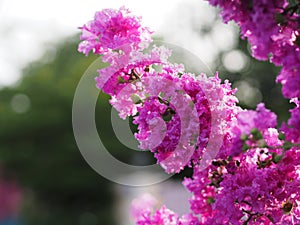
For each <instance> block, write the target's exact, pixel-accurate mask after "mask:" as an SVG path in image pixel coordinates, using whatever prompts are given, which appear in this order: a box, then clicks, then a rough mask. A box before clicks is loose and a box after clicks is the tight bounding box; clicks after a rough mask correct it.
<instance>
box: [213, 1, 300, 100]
mask: <svg viewBox="0 0 300 225" xmlns="http://www.w3.org/2000/svg"><path fill="white" fill-rule="evenodd" d="M208 1H209V2H210V4H211V5H213V6H219V7H220V8H221V9H222V11H221V16H222V17H223V20H224V22H226V23H227V22H228V21H230V20H233V21H235V22H236V23H237V24H238V25H239V27H240V29H241V35H242V37H244V38H247V39H248V41H249V42H250V44H251V50H252V55H253V57H255V58H256V59H259V60H267V59H270V61H271V62H273V63H274V64H275V65H277V66H282V69H281V72H280V74H279V76H278V78H277V81H278V82H280V83H281V84H282V85H283V89H282V91H283V94H284V96H285V97H287V98H294V97H300V66H299V65H300V33H299V32H300V25H299V24H300V23H299V18H300V15H299V11H300V10H299V9H300V4H299V3H293V1H287V0H275V1H271V0H263V1H261V0H245V1H241V0H232V1H226V0H208ZM262 21H263V22H262Z"/></svg>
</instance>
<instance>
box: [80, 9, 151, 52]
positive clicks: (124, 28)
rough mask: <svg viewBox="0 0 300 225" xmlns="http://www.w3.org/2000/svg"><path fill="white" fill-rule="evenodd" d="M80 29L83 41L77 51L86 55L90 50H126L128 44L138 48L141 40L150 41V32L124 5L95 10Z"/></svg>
mask: <svg viewBox="0 0 300 225" xmlns="http://www.w3.org/2000/svg"><path fill="white" fill-rule="evenodd" d="M80 29H81V30H82V35H81V36H80V38H81V40H83V41H82V42H81V43H80V44H79V47H78V51H80V52H82V53H84V54H86V55H88V54H89V52H90V51H91V50H92V51H93V53H94V54H105V53H107V52H111V51H112V50H123V51H124V52H128V49H126V48H127V47H128V46H132V48H133V49H138V48H139V44H140V43H141V42H143V41H147V42H149V41H150V34H151V32H150V31H149V29H148V28H146V27H142V26H141V24H140V18H138V17H136V16H132V15H131V13H130V11H129V10H128V9H126V8H125V7H121V8H120V9H119V10H114V9H104V10H102V11H100V12H97V13H96V14H95V17H94V20H92V21H90V22H88V23H87V24H85V25H84V26H83V27H81V28H80Z"/></svg>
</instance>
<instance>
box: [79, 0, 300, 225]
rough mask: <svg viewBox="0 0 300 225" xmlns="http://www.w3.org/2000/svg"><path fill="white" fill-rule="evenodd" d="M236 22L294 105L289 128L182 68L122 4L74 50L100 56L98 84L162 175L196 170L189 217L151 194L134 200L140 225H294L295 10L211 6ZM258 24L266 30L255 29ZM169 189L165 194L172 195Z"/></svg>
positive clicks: (298, 136) (297, 180)
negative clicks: (271, 65)
mask: <svg viewBox="0 0 300 225" xmlns="http://www.w3.org/2000/svg"><path fill="white" fill-rule="evenodd" d="M210 3H211V4H212V5H219V6H221V7H222V9H223V11H222V16H223V18H224V21H225V22H227V21H229V20H234V21H236V22H237V23H238V24H239V25H240V27H241V32H242V35H243V36H244V37H247V38H248V39H249V41H250V43H251V44H252V51H253V56H254V57H256V58H258V59H263V60H265V59H268V58H270V60H271V61H272V62H274V63H275V64H276V65H281V66H283V67H282V71H281V74H280V75H279V76H278V81H280V82H281V83H282V84H283V93H284V95H285V96H287V97H290V98H292V99H291V102H292V103H293V104H295V106H296V107H295V108H294V109H292V110H291V111H290V112H291V118H290V119H289V120H288V122H287V124H283V125H282V127H281V128H280V129H277V128H276V126H277V117H276V115H275V114H274V113H273V112H271V111H270V110H268V109H266V108H265V105H264V104H263V103H260V104H258V105H257V108H256V110H243V109H241V108H239V107H238V106H236V103H237V98H236V97H235V96H234V93H235V90H233V89H232V88H231V86H230V83H229V82H228V81H225V82H224V83H222V82H221V80H220V79H219V78H218V74H217V73H216V74H215V75H214V76H211V77H208V76H206V75H205V74H203V73H201V74H199V75H194V74H191V73H188V72H186V71H185V69H184V66H183V65H181V64H175V63H171V62H170V60H169V57H170V56H171V55H172V52H171V51H170V50H169V49H167V48H165V47H163V46H151V45H150V44H151V42H152V39H151V32H150V31H149V29H148V28H146V27H143V26H142V25H141V24H140V18H138V17H135V16H133V15H131V13H130V12H129V10H128V9H125V8H124V7H122V8H120V9H119V10H113V9H105V10H102V11H100V12H97V13H96V15H95V18H94V20H92V21H90V22H89V23H88V24H86V25H84V26H83V27H82V28H81V30H82V32H83V33H82V36H81V40H82V42H81V43H80V44H79V48H78V50H79V51H80V52H82V53H84V54H86V55H87V54H88V53H89V52H90V51H92V52H93V53H94V54H98V55H101V56H102V59H103V61H104V62H106V63H108V64H109V66H107V67H105V68H101V69H99V70H98V73H99V76H98V77H96V83H97V84H96V85H97V87H98V88H99V89H101V90H102V91H103V92H105V93H107V94H109V95H110V96H111V100H110V103H111V105H112V106H113V107H115V108H116V109H117V110H118V112H119V116H120V117H121V118H123V119H125V118H126V117H129V116H131V117H133V123H134V124H136V125H137V127H138V131H137V133H135V137H136V139H137V140H138V141H139V143H140V145H139V147H140V148H141V149H143V150H150V151H151V152H153V153H154V157H155V158H156V159H157V162H158V163H159V164H160V165H161V166H162V167H163V168H164V169H165V171H166V172H167V173H174V172H176V173H178V172H180V171H181V170H182V169H184V168H185V167H187V166H188V167H192V168H193V171H194V172H193V176H192V177H191V178H185V179H184V181H183V185H184V186H185V187H186V188H187V189H188V190H189V191H190V192H191V193H192V194H193V195H192V197H191V199H190V200H189V202H190V209H191V212H190V213H189V214H186V215H182V216H179V215H177V214H176V213H175V212H173V211H171V210H169V209H168V208H167V207H166V206H164V205H163V206H159V205H158V203H157V201H156V200H155V199H154V198H153V197H151V196H150V195H145V196H144V197H143V198H142V199H137V200H135V201H134V202H133V207H132V211H131V212H132V215H133V217H134V218H135V221H136V224H138V225H202V224H203V225H218V224H219V225H223V224H228V225H231V224H233V225H239V224H242V225H247V224H249V225H250V224H253V225H254V224H255V225H256V224H257V225H258V224H278V225H279V224H286V225H289V224H300V191H299V187H300V145H299V142H300V102H299V100H298V97H299V96H300V92H299V90H300V82H299V81H300V78H299V77H300V75H299V69H300V68H299V65H300V63H298V62H299V60H300V54H299V48H298V46H299V43H298V42H299V39H300V38H299V33H298V28H299V25H298V23H297V20H298V14H297V13H298V8H297V7H298V6H299V4H297V5H295V6H293V5H292V6H291V5H290V4H288V3H287V2H285V1H282V0H276V1H269V0H263V1H258V0H256V1H255V0H247V1H241V0H236V1H235V0H232V1H225V0H219V1H218V0H210ZM261 21H264V23H261ZM170 191H171V190H170Z"/></svg>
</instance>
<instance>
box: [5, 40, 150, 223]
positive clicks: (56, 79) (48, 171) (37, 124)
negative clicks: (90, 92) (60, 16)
mask: <svg viewBox="0 0 300 225" xmlns="http://www.w3.org/2000/svg"><path fill="white" fill-rule="evenodd" d="M78 40H79V38H78V37H74V38H70V39H68V41H65V42H63V43H61V44H60V45H59V46H57V47H56V51H55V52H53V51H52V52H48V53H47V54H46V56H45V57H44V58H42V59H41V60H39V61H37V62H34V63H32V64H30V65H29V66H28V67H27V68H26V69H25V70H24V76H23V79H22V80H21V81H20V83H19V84H18V85H16V86H15V87H9V88H4V89H2V90H0V140H1V143H0V163H1V164H3V165H4V166H5V167H6V168H8V169H9V170H10V171H12V172H13V173H14V176H15V177H16V178H17V180H19V182H20V184H21V185H22V186H23V187H24V188H25V189H24V197H25V201H24V207H23V214H24V215H23V217H24V220H25V223H26V224H30V225H41V224H43V225H48V224H49V225H50V224H51V225H52V224H63V225H76V224H80V225H107V224H110V225H113V224H115V223H116V221H114V219H115V217H116V216H115V214H114V212H113V210H112V209H113V207H114V206H113V186H112V185H111V184H112V183H110V182H109V181H107V180H106V179H104V178H102V177H101V176H100V175H98V174H97V173H96V172H95V171H93V170H92V168H91V167H89V166H88V164H87V163H86V162H85V160H84V159H83V157H82V156H81V154H80V152H79V150H78V148H77V146H76V142H75V140H74V136H73V130H72V101H73V95H74V93H75V89H76V86H77V84H78V82H79V80H80V78H81V76H82V75H83V74H84V71H85V70H86V69H87V68H88V66H89V65H90V64H91V63H92V62H93V61H94V60H95V59H96V57H95V56H92V55H91V56H89V57H85V56H84V55H82V54H79V53H78V52H77V44H78ZM53 54H54V58H53V60H50V61H49V60H47V57H49V55H52V56H53ZM91 88H95V87H91ZM19 94H22V95H25V96H27V97H28V98H29V100H30V107H29V109H28V111H26V112H23V113H20V112H18V110H17V111H16V110H14V107H12V106H13V104H14V105H15V104H21V105H22V104H23V103H22V102H17V103H12V101H13V99H14V96H16V95H19ZM98 100H99V101H98V103H97V106H96V118H97V128H98V130H99V133H101V139H102V140H103V142H104V144H105V145H106V146H107V148H108V149H109V150H110V151H111V153H112V154H113V155H114V156H115V157H117V158H118V159H120V160H122V161H124V162H130V163H135V161H136V160H132V159H135V158H137V157H138V158H141V157H139V156H138V155H139V154H144V153H140V152H136V151H126V150H124V146H123V145H122V144H121V143H120V142H118V140H117V139H116V138H114V133H113V129H112V127H111V124H110V114H111V113H110V112H111V111H110V110H111V108H110V106H109V103H108V96H106V95H104V94H100V96H99V99H98ZM17 107H18V105H17ZM100 130H101V131H100ZM145 154H147V153H145ZM146 158H147V157H146ZM148 158H149V159H150V158H151V157H148ZM146 162H147V161H146ZM143 163H144V162H143Z"/></svg>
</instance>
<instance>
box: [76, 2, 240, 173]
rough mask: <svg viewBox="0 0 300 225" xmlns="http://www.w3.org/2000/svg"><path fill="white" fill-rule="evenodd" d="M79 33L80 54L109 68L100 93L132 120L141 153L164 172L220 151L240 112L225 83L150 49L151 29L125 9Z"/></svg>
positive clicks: (104, 14) (105, 14)
mask: <svg viewBox="0 0 300 225" xmlns="http://www.w3.org/2000/svg"><path fill="white" fill-rule="evenodd" d="M81 29H82V30H83V35H82V36H81V39H82V40H83V42H82V43H80V44H79V51H81V52H83V53H86V54H87V53H88V52H89V51H90V50H93V52H94V53H95V54H100V55H102V58H103V60H104V61H105V62H108V63H109V66H108V67H105V68H102V69H99V71H98V72H99V76H98V77H97V78H96V82H97V87H98V88H99V89H101V90H102V91H103V92H105V93H107V94H109V95H110V96H111V100H110V103H111V104H112V106H113V107H115V108H116V109H117V110H118V112H119V115H120V117H121V118H123V119H125V118H126V117H128V116H132V117H133V118H134V120H133V121H134V123H135V124H137V126H138V132H137V133H136V134H135V137H136V139H137V140H138V141H139V142H140V145H139V147H140V148H141V149H144V150H150V151H151V152H153V153H154V156H155V157H156V158H157V160H158V163H160V164H161V165H162V167H163V168H164V169H165V170H166V172H168V173H173V172H179V171H180V170H182V169H183V168H184V167H185V166H187V165H189V166H191V165H192V164H193V163H198V161H199V160H200V158H201V157H203V156H204V155H213V153H211V151H214V152H216V151H217V150H218V149H216V146H219V148H221V147H222V145H223V141H224V140H223V137H225V136H228V135H230V134H229V131H228V129H227V128H229V127H230V126H232V125H231V124H233V123H234V121H235V114H236V112H237V110H238V108H237V107H236V106H235V103H236V101H237V99H236V97H234V96H233V94H234V92H235V91H234V90H232V89H231V87H230V84H229V83H228V82H227V81H226V82H225V83H224V84H222V83H221V80H220V79H219V78H218V76H217V74H216V75H215V77H207V76H206V75H205V74H200V75H198V76H195V75H194V74H190V73H187V72H185V70H184V66H183V65H178V64H173V63H170V62H169V61H168V58H169V57H170V55H171V51H170V50H169V49H167V48H165V47H163V46H160V47H157V46H154V47H152V48H149V45H150V42H151V41H152V40H151V38H149V35H150V32H149V29H148V28H145V27H143V26H141V25H140V23H139V19H138V18H137V17H134V16H131V14H130V12H129V11H128V10H127V9H125V8H120V9H119V10H112V9H105V10H103V11H101V12H97V13H96V16H95V18H94V20H93V21H91V22H89V23H88V24H87V25H84V26H83V28H81ZM145 37H147V38H145ZM209 139H210V142H211V143H209ZM224 144H225V142H224ZM215 154H216V153H215ZM211 159H212V158H211Z"/></svg>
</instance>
